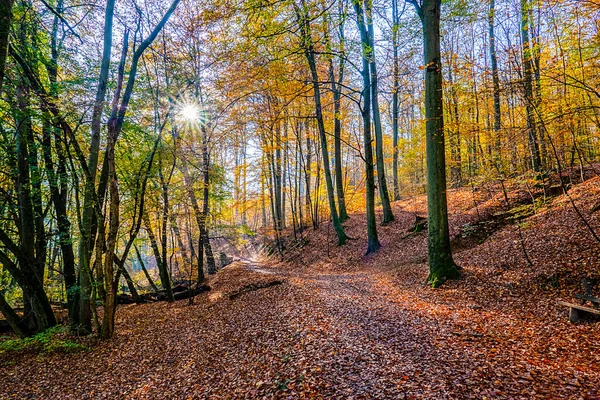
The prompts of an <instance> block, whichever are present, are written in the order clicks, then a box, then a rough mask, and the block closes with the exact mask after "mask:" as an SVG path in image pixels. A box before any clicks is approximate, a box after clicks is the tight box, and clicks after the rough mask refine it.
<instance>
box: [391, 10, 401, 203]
mask: <svg viewBox="0 0 600 400" xmlns="http://www.w3.org/2000/svg"><path fill="white" fill-rule="evenodd" d="M392 24H393V25H392V47H393V52H394V58H393V65H394V66H393V68H394V69H393V77H392V134H393V139H392V140H393V143H392V145H393V147H394V148H393V157H392V176H393V179H394V201H398V200H400V183H399V180H398V135H399V129H398V128H399V127H398V119H399V113H400V109H399V108H400V105H399V103H398V96H399V91H400V58H399V56H398V47H399V45H398V29H400V15H399V11H398V0H392Z"/></svg>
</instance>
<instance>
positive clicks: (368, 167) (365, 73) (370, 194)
mask: <svg viewBox="0 0 600 400" xmlns="http://www.w3.org/2000/svg"><path fill="white" fill-rule="evenodd" d="M353 4H354V10H355V11H356V23H357V24H358V27H359V31H360V32H361V40H362V41H363V42H365V41H366V42H368V40H366V38H364V37H363V36H364V35H365V33H366V29H365V20H364V13H363V10H362V6H361V3H360V0H357V1H354V2H353ZM361 76H362V80H363V90H362V98H363V106H362V109H361V115H362V120H363V144H364V147H365V150H364V151H365V154H364V157H365V159H364V161H365V175H366V177H365V181H366V214H367V242H368V243H367V252H366V254H370V253H373V252H375V251H377V250H379V248H380V247H381V243H379V238H378V236H377V221H376V219H375V168H374V167H373V145H372V143H373V139H372V137H371V78H370V76H369V60H368V58H367V57H365V55H364V54H363V57H362V71H361Z"/></svg>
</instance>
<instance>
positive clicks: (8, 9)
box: [0, 0, 14, 94]
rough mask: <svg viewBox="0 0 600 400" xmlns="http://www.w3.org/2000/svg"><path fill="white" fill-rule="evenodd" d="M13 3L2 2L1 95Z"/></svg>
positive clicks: (0, 4)
mask: <svg viewBox="0 0 600 400" xmlns="http://www.w3.org/2000/svg"><path fill="white" fill-rule="evenodd" d="M13 2H14V0H0V94H1V93H2V83H3V82H4V69H5V66H6V55H7V53H8V42H9V36H10V28H11V26H12V18H13V15H12V7H13Z"/></svg>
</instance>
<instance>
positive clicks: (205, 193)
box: [198, 124, 217, 275]
mask: <svg viewBox="0 0 600 400" xmlns="http://www.w3.org/2000/svg"><path fill="white" fill-rule="evenodd" d="M202 181H203V182H202V183H203V185H202V214H201V221H200V222H201V225H200V235H201V237H202V244H203V246H204V252H205V253H206V264H207V265H206V270H207V272H208V274H209V275H213V274H215V273H217V267H216V263H215V257H214V255H213V251H212V247H211V245H210V239H209V236H208V227H207V221H208V215H209V214H208V212H209V190H210V155H209V154H208V132H207V131H206V126H205V125H204V124H203V125H202ZM198 253H201V252H200V250H198Z"/></svg>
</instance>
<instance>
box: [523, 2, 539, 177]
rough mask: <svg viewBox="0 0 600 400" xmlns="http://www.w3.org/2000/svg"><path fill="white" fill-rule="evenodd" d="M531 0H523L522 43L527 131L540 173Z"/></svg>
mask: <svg viewBox="0 0 600 400" xmlns="http://www.w3.org/2000/svg"><path fill="white" fill-rule="evenodd" d="M529 27H530V24H529V0H521V41H522V46H523V85H524V89H525V110H526V114H527V129H528V131H529V149H530V152H531V160H532V165H533V170H534V171H535V172H540V171H541V168H542V159H541V156H540V145H539V140H538V133H537V125H536V122H535V99H534V98H533V61H532V50H531V43H530V40H529Z"/></svg>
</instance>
